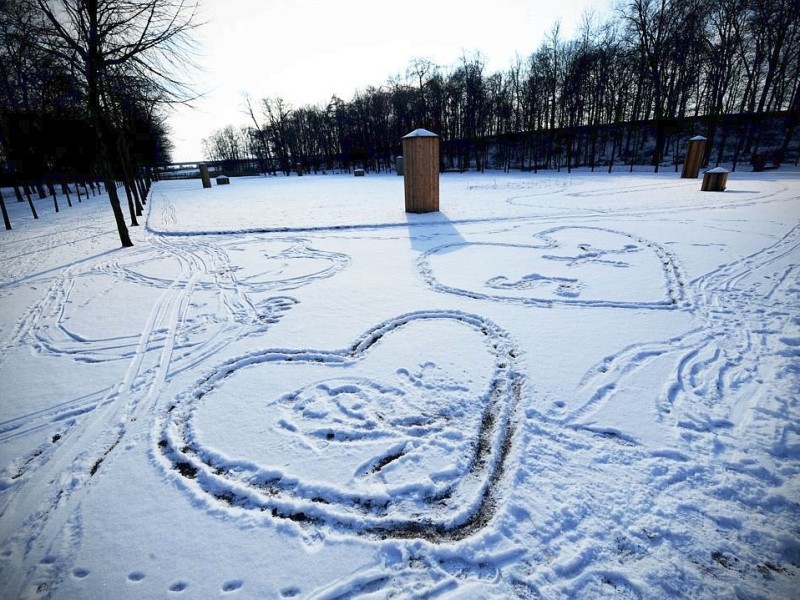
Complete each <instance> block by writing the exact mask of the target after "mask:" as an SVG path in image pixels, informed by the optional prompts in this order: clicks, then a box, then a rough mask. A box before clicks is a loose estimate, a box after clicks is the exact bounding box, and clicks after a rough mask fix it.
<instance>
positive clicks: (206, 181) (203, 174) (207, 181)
mask: <svg viewBox="0 0 800 600" xmlns="http://www.w3.org/2000/svg"><path fill="white" fill-rule="evenodd" d="M197 166H198V167H200V179H202V180H203V187H204V188H210V187H211V176H210V175H209V174H208V165H207V164H206V163H200V164H199V165H197Z"/></svg>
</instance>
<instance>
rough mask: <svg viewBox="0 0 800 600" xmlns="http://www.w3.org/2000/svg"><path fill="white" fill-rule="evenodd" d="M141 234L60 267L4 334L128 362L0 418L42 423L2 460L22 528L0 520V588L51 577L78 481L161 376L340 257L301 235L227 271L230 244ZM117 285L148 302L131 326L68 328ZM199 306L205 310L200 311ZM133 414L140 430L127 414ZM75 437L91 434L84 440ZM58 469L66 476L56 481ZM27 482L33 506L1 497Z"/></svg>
mask: <svg viewBox="0 0 800 600" xmlns="http://www.w3.org/2000/svg"><path fill="white" fill-rule="evenodd" d="M149 242H150V244H149V245H148V247H143V248H142V249H141V250H140V249H139V248H136V249H133V250H132V251H131V253H129V254H127V255H126V257H125V259H124V262H123V261H121V260H119V259H116V260H110V261H109V260H106V259H105V258H104V259H102V260H100V261H97V260H95V261H94V264H92V263H87V264H75V265H73V266H70V267H68V268H66V269H64V270H62V271H61V272H60V273H59V275H58V276H57V278H55V280H54V281H53V283H52V284H51V285H50V287H49V289H48V290H47V291H46V292H45V294H44V295H43V296H42V297H41V298H40V299H39V300H38V301H37V302H35V303H34V304H33V305H31V307H30V308H29V309H28V310H27V312H26V313H25V315H24V316H23V318H22V319H21V320H20V321H19V322H18V324H17V326H16V327H15V328H14V329H13V330H12V331H11V332H10V334H9V335H8V336H7V340H6V344H5V346H6V348H13V347H21V346H25V345H31V346H33V348H35V349H36V350H37V351H38V352H40V353H42V354H44V355H47V356H51V357H54V358H65V359H68V360H73V361H75V362H77V363H82V362H83V363H98V362H122V363H124V362H126V361H127V363H128V365H127V367H126V368H125V370H124V374H123V376H122V378H121V380H120V381H119V383H118V384H116V385H114V386H112V387H111V388H106V389H103V390H98V391H97V392H95V393H93V394H89V395H87V396H84V397H80V398H75V399H72V400H66V401H64V402H62V403H60V404H57V405H54V406H52V407H50V408H48V409H43V410H39V411H35V412H31V413H28V414H26V415H22V416H19V417H16V418H14V419H11V420H8V421H6V422H3V423H0V442H2V441H8V440H11V439H14V438H16V437H18V436H21V435H23V434H26V433H30V432H33V431H39V430H43V429H49V430H50V431H51V432H53V433H52V435H51V436H50V437H49V438H48V440H47V441H46V442H43V443H42V444H40V445H39V446H38V447H37V448H35V449H34V450H32V451H30V452H29V454H27V455H25V456H19V457H17V458H16V459H14V460H13V461H12V462H11V464H10V465H9V466H8V468H9V469H10V471H7V474H8V478H7V479H6V480H5V481H4V482H3V485H4V487H6V488H12V489H7V490H6V497H5V501H4V502H3V503H2V505H0V515H2V517H3V522H4V523H8V524H11V523H16V524H22V523H24V525H23V526H21V527H18V528H17V529H15V530H14V531H7V530H5V528H3V530H2V534H3V539H4V543H5V544H7V546H8V548H9V554H8V560H4V561H0V573H2V575H3V577H4V578H5V577H6V576H8V580H7V585H8V588H7V589H17V590H20V594H21V596H22V597H27V596H38V595H39V594H41V593H46V586H45V587H44V588H43V587H41V586H42V585H43V584H42V582H46V581H52V580H53V578H54V577H58V576H59V575H58V574H59V573H61V574H62V575H63V573H62V571H63V568H64V565H65V564H67V563H68V561H69V556H68V555H64V556H62V557H61V558H59V559H58V560H49V559H48V560H44V559H46V558H47V554H48V552H50V550H49V548H50V545H51V544H52V542H53V540H54V539H56V537H57V536H59V535H63V532H64V531H67V530H72V529H74V527H73V525H70V524H69V523H70V520H74V519H75V518H76V517H75V516H74V514H73V511H74V507H75V506H76V505H78V504H79V502H80V496H81V494H82V490H83V488H84V485H85V484H86V483H87V482H88V481H89V480H90V479H91V478H92V477H93V476H95V475H96V474H97V473H98V472H99V471H100V470H101V469H102V468H103V464H104V463H105V461H106V460H108V457H109V455H110V454H111V453H113V452H114V450H115V449H116V448H118V447H119V446H120V445H121V442H122V441H123V439H124V438H125V437H126V436H130V435H132V432H139V433H141V432H142V431H146V428H147V426H146V425H144V423H146V422H150V418H149V415H150V414H151V413H152V412H153V410H154V409H155V407H156V406H157V404H158V402H159V396H160V392H161V390H162V389H163V388H164V385H165V383H166V382H167V381H169V380H170V379H171V378H173V377H175V376H176V375H177V374H178V373H181V372H183V371H185V370H187V369H191V368H194V367H196V366H198V365H200V364H202V363H203V362H204V361H206V360H208V359H209V358H211V357H212V356H214V355H215V354H216V352H218V351H219V350H220V349H222V348H223V347H224V346H226V345H227V344H229V343H231V342H232V341H234V340H237V339H241V338H242V337H244V336H247V335H252V334H253V333H257V332H263V331H265V330H266V329H268V328H269V327H271V326H272V325H274V324H275V323H276V322H278V321H279V320H280V319H281V317H282V315H283V314H284V313H285V312H286V311H287V310H290V309H292V308H293V307H294V306H295V305H296V304H297V300H295V299H294V298H291V297H288V296H276V295H273V294H274V292H275V291H279V290H291V289H296V288H298V287H301V286H304V285H308V284H309V283H313V282H314V281H316V280H318V279H321V278H327V277H331V276H332V275H334V274H335V273H337V272H338V271H340V270H341V269H342V268H344V267H346V266H347V264H348V262H349V258H348V257H346V256H344V255H340V254H335V253H325V252H321V251H317V250H315V249H313V248H311V247H310V245H309V243H308V242H307V241H305V240H302V239H298V238H290V239H283V240H278V241H273V242H272V246H273V247H275V248H276V249H275V251H273V252H272V253H270V254H267V255H265V256H263V263H265V265H266V268H263V267H262V270H259V268H258V265H256V269H255V270H253V269H252V268H251V269H250V271H248V272H246V273H245V275H246V276H245V277H243V280H239V279H237V274H238V273H239V271H240V269H238V268H237V267H236V265H234V264H233V263H232V262H231V260H230V256H229V254H228V253H229V252H233V251H234V250H233V249H232V248H230V247H228V246H230V244H227V245H223V247H221V248H220V247H217V246H215V245H214V244H210V243H208V242H204V241H202V240H201V239H200V238H192V239H191V243H187V242H186V240H182V239H178V238H167V239H164V238H159V237H156V236H149ZM244 243H245V244H253V243H257V241H256V240H246V241H245V242H244ZM153 260H156V261H158V260H168V261H172V264H173V265H174V271H175V275H174V277H173V279H171V280H167V279H163V278H158V277H153V276H150V275H148V274H147V273H146V270H147V265H148V263H150V262H151V261H153ZM142 270H144V272H143V271H142ZM91 278H95V279H97V278H100V280H101V281H103V278H105V282H106V286H105V287H101V288H95V287H92V286H88V284H87V285H83V284H82V282H84V281H92V279H91ZM78 284H81V285H78ZM120 286H123V287H125V286H132V287H129V288H127V289H139V290H144V291H146V292H147V293H150V294H152V295H153V297H154V299H155V302H153V303H152V304H150V303H147V304H146V305H147V306H148V308H149V307H150V306H152V308H151V309H150V310H149V315H147V316H146V318H145V319H144V321H143V323H142V326H141V329H140V331H139V332H137V333H130V334H123V335H116V336H111V337H100V336H96V335H91V334H87V333H86V332H85V328H87V327H89V328H90V327H91V323H89V322H80V320H79V323H80V325H79V330H76V329H75V328H74V326H72V325H70V324H69V320H70V316H72V315H77V314H78V313H77V312H75V311H76V310H78V308H80V307H83V308H84V309H85V306H86V305H88V304H91V303H94V304H95V309H97V308H99V307H101V306H102V302H103V300H104V295H105V294H108V293H111V292H112V291H114V292H116V291H118V290H119V289H121V288H120ZM79 288H80V289H79ZM206 305H208V306H210V310H213V311H214V312H213V315H211V316H208V315H205V314H203V312H202V311H203V307H204V306H206ZM217 307H219V310H218V309H217ZM4 355H5V353H4ZM140 419H141V420H142V421H143V425H144V427H145V430H141V427H140V426H139V425H138V423H137V422H138V421H139V420H140ZM86 440H91V443H90V445H89V446H88V447H87V446H86ZM67 474H69V477H71V479H72V483H70V484H69V485H68V486H66V487H65V486H64V483H63V482H64V481H66V480H65V477H67ZM27 486H31V487H33V488H35V489H42V490H47V491H46V493H45V494H44V495H43V496H42V497H41V499H40V502H39V504H38V505H37V506H33V507H31V506H21V505H15V504H14V503H13V502H11V500H12V499H13V498H14V497H15V495H16V494H19V493H23V489H24V488H26V487H27ZM14 488H16V489H14ZM76 547H77V546H76ZM43 557H44V559H43ZM37 582H38V583H37ZM23 588H24V589H23ZM37 590H38V591H37Z"/></svg>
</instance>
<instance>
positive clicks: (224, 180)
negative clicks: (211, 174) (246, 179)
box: [217, 175, 231, 185]
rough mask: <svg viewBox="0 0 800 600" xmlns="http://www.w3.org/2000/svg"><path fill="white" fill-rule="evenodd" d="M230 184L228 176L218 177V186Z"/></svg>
mask: <svg viewBox="0 0 800 600" xmlns="http://www.w3.org/2000/svg"><path fill="white" fill-rule="evenodd" d="M230 182H231V180H230V179H229V178H228V176H227V175H217V185H229V184H230Z"/></svg>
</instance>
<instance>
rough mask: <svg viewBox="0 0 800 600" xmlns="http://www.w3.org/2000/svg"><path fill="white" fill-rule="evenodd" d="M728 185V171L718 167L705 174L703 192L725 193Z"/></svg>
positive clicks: (701, 188) (701, 187)
mask: <svg viewBox="0 0 800 600" xmlns="http://www.w3.org/2000/svg"><path fill="white" fill-rule="evenodd" d="M727 185H728V169H723V168H722V167H717V168H716V169H711V170H710V171H706V172H705V173H703V183H702V184H701V186H700V191H701V192H724V191H725V187H726V186H727Z"/></svg>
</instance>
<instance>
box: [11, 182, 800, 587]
mask: <svg viewBox="0 0 800 600" xmlns="http://www.w3.org/2000/svg"><path fill="white" fill-rule="evenodd" d="M699 190H700V180H699V179H698V180H682V179H680V178H679V175H678V174H676V173H662V174H659V175H654V174H652V173H643V172H642V173H632V174H629V173H618V174H613V175H608V174H606V173H596V174H591V173H573V174H572V175H567V174H566V173H562V174H558V173H539V174H519V173H517V174H502V173H497V174H495V173H487V174H483V175H479V174H452V175H450V174H448V175H445V176H443V177H442V178H441V209H442V210H441V212H440V213H435V214H427V215H406V214H405V213H404V211H403V186H402V178H399V177H396V176H391V175H385V176H379V175H368V176H367V177H363V178H362V177H359V178H354V177H349V176H344V175H338V176H332V175H328V176H316V177H309V176H306V177H303V178H297V177H291V178H252V179H233V180H232V181H231V185H230V186H223V187H216V186H215V187H214V188H212V189H210V190H203V189H201V187H200V182H199V181H197V180H194V181H176V182H162V183H157V184H155V187H154V190H153V194H152V196H151V199H150V201H149V203H148V206H147V209H146V212H147V214H146V221H147V224H146V226H143V227H139V228H135V229H132V235H133V238H134V241H135V243H136V245H135V247H134V248H130V249H120V248H118V245H119V243H118V238H117V235H116V233H115V231H114V227H113V221H112V219H111V213H110V210H109V209H108V206H107V202H106V200H105V199H101V198H94V199H89V200H84V202H82V203H81V204H77V203H76V204H75V206H74V207H72V208H67V207H64V206H63V205H62V210H61V212H60V213H59V214H54V213H53V212H52V209H51V210H48V209H47V206H49V205H48V204H46V203H45V204H42V205H41V207H40V208H39V214H40V215H41V218H40V219H39V220H38V221H33V220H32V218H31V217H30V214H29V213H28V212H27V210H28V209H27V205H26V204H17V203H16V202H15V201H13V200H10V201H7V203H8V205H9V210H10V211H11V218H12V223H13V225H14V230H12V231H3V232H0V261H2V262H0V390H2V391H1V392H0V469H2V471H1V472H0V581H2V582H3V583H2V584H1V585H0V589H2V597H3V598H18V597H22V598H38V597H52V598H66V599H72V598H81V599H84V598H114V599H125V598H131V599H141V598H165V597H176V598H177V597H186V598H201V599H203V598H215V597H241V598H276V599H286V598H316V599H322V598H324V599H327V600H333V599H345V598H441V599H452V598H465V599H467V598H468V599H475V598H504V599H505V598H547V599H561V598H596V597H621V598H796V597H797V590H798V589H800V420H799V419H800V267H798V263H800V172H797V171H791V170H789V171H786V170H783V171H780V172H770V173H732V174H731V176H730V179H729V182H728V190H727V191H726V192H724V193H706V192H700V191H699Z"/></svg>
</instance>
